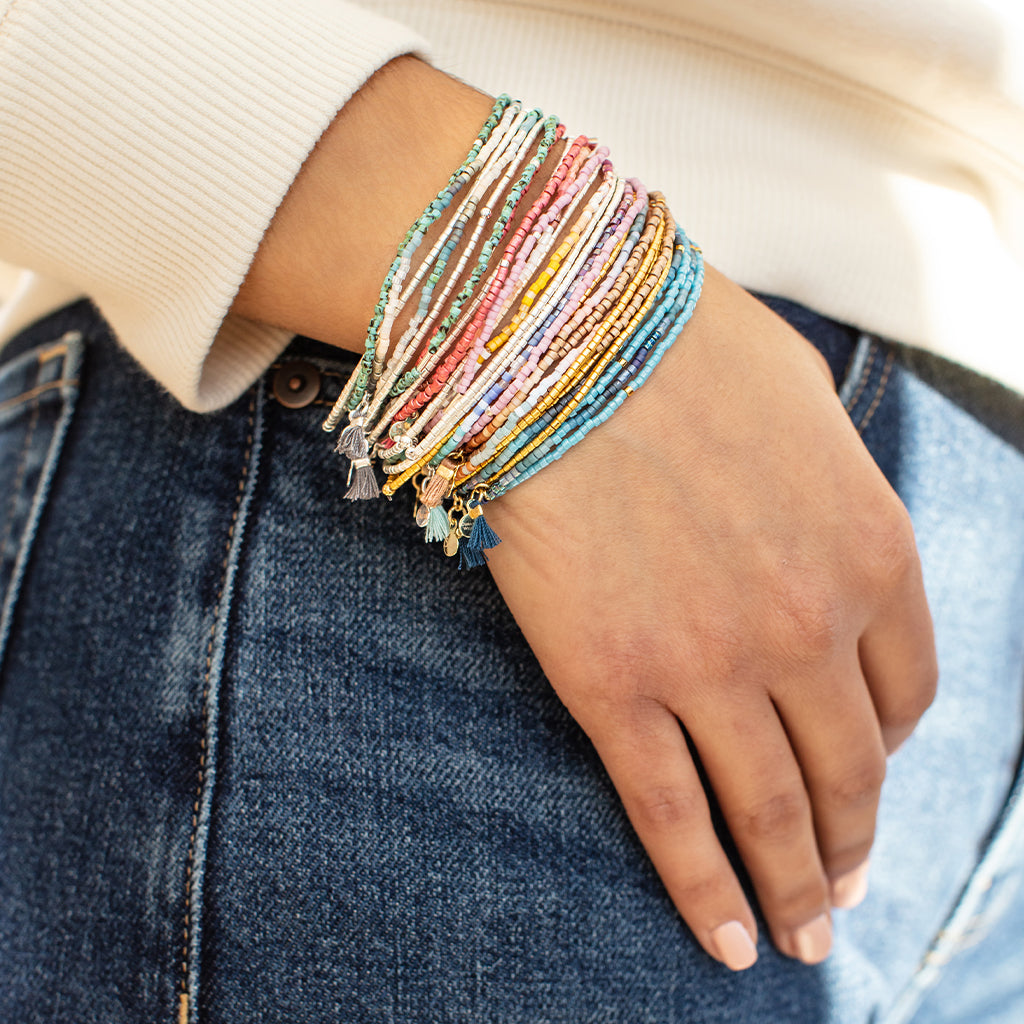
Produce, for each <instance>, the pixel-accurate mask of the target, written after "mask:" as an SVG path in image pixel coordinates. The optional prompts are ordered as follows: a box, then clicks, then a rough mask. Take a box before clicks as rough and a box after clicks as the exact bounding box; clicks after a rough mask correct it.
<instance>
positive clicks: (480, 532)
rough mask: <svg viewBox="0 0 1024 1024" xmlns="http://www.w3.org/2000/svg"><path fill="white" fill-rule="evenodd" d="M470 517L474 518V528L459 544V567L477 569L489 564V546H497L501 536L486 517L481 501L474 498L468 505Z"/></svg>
mask: <svg viewBox="0 0 1024 1024" xmlns="http://www.w3.org/2000/svg"><path fill="white" fill-rule="evenodd" d="M468 508H469V512H468V515H469V517H470V518H471V519H472V520H473V530H472V532H471V533H470V535H469V536H468V537H467V538H466V539H465V540H464V541H463V542H462V543H461V544H460V545H459V568H460V569H475V568H477V567H478V566H481V565H486V564H487V553H486V549H487V548H496V547H497V546H498V545H499V544H500V543H501V538H500V537H499V536H498V535H497V534H496V533H495V532H494V530H492V529H491V526H490V524H489V523H488V522H487V520H486V519H485V518H484V510H483V507H482V506H481V504H480V501H479V500H478V499H476V498H473V499H472V500H471V501H470V502H469V505H468Z"/></svg>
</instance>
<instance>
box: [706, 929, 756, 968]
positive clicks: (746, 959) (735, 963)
mask: <svg viewBox="0 0 1024 1024" xmlns="http://www.w3.org/2000/svg"><path fill="white" fill-rule="evenodd" d="M711 941H712V942H713V943H714V944H715V949H717V950H718V955H719V956H720V957H721V958H722V963H724V964H725V966H726V967H728V968H729V970H731V971H745V970H746V969H747V968H748V967H752V966H753V965H754V963H755V962H756V961H757V950H756V949H755V948H754V943H753V940H752V939H751V938H750V934H749V933H748V932H747V929H746V928H744V927H743V925H741V924H740V923H739V921H726V923H725V924H720V925H719V926H718V927H717V928H716V929H715V930H714V931H713V932H712V933H711Z"/></svg>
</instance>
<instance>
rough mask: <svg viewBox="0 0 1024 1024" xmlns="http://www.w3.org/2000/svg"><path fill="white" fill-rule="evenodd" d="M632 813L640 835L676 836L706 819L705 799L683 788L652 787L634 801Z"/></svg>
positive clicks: (638, 795)
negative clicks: (661, 834)
mask: <svg viewBox="0 0 1024 1024" xmlns="http://www.w3.org/2000/svg"><path fill="white" fill-rule="evenodd" d="M631 812H632V814H633V815H634V817H635V819H636V826H637V831H638V832H641V833H645V832H655V833H663V832H676V831H679V830H681V829H686V828H688V827H692V826H694V825H696V824H697V823H698V822H699V821H702V820H703V819H704V818H705V816H706V811H705V804H704V800H703V797H701V796H700V795H699V794H698V793H696V792H694V791H692V790H689V789H686V788H684V787H681V786H653V787H651V788H649V789H645V790H642V791H641V792H639V793H638V794H637V795H636V796H635V797H634V799H633V806H632V808H631Z"/></svg>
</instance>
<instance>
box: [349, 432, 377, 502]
mask: <svg viewBox="0 0 1024 1024" xmlns="http://www.w3.org/2000/svg"><path fill="white" fill-rule="evenodd" d="M363 443H364V444H365V443H366V442H365V439H364V442H363ZM348 482H349V488H348V490H347V491H346V492H345V497H346V498H348V500H349V501H361V500H363V499H365V498H377V497H379V496H380V488H379V487H378V486H377V478H376V476H374V473H373V466H372V465H371V464H370V460H369V459H368V458H365V457H363V458H359V459H353V460H352V464H351V465H350V466H349V468H348Z"/></svg>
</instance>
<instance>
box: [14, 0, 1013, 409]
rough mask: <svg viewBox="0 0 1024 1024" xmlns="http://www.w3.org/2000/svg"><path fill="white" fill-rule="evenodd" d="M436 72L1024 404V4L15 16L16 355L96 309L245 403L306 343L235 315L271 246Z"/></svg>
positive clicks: (583, 5)
mask: <svg viewBox="0 0 1024 1024" xmlns="http://www.w3.org/2000/svg"><path fill="white" fill-rule="evenodd" d="M391 19H394V20H391ZM425 40H429V42H425ZM412 50H415V51H418V52H420V53H421V54H423V55H425V56H428V57H429V58H430V59H432V60H433V62H434V63H435V64H436V65H437V66H439V67H441V68H442V69H443V70H446V71H450V72H452V73H455V74H458V75H460V76H461V77H463V78H465V79H467V80H469V81H471V82H473V83H474V84H476V85H479V86H480V87H482V88H484V89H487V90H489V91H491V92H500V91H508V92H511V93H513V94H515V95H518V96H520V97H521V98H522V99H524V100H526V101H527V102H529V103H535V104H538V105H540V106H542V107H543V108H544V109H545V110H547V111H549V112H552V113H558V114H559V115H560V116H561V117H562V119H563V120H564V121H565V122H566V123H567V125H568V127H569V129H570V130H572V131H586V132H588V133H589V134H591V135H596V136H597V137H599V138H600V139H601V140H602V141H603V142H606V143H608V144H609V145H610V146H611V151H612V157H613V159H614V160H615V164H616V167H617V168H618V169H619V170H620V171H621V172H623V173H628V174H638V175H639V176H640V177H642V178H643V179H644V181H645V182H646V183H647V184H648V185H650V186H652V187H657V188H659V189H661V190H662V191H663V192H665V193H666V195H667V196H668V199H669V202H670V204H671V206H672V208H673V211H674V212H675V213H676V215H677V216H678V217H679V219H680V220H681V222H682V223H683V224H684V225H685V227H686V228H687V231H688V233H689V234H690V235H691V236H692V237H693V238H695V239H696V240H697V241H698V242H700V243H701V245H702V247H703V248H704V250H705V253H706V254H707V256H708V259H709V261H710V262H711V263H713V264H715V265H716V266H717V267H718V268H719V269H721V270H723V271H725V272H726V273H727V274H729V275H730V276H732V277H733V278H735V279H736V280H738V281H739V282H740V283H741V284H744V285H746V286H748V287H751V288H754V289H759V290H764V291H769V292H774V293H777V294H781V295H785V296H788V297H790V298H793V299H796V300H798V301H801V302H804V303H805V304H807V305H809V306H812V307H813V308H815V309H817V310H819V311H820V312H822V313H825V314H827V315H829V316H832V317H835V318H837V319H841V320H846V321H849V322H852V323H855V324H858V325H860V326H861V327H863V328H865V329H867V330H870V331H874V332H877V333H880V334H883V335H886V336H888V337H891V338H893V339H895V340H898V341H901V342H905V343H907V344H911V345H917V346H921V347H924V348H927V349H930V350H932V351H935V352H938V353H940V354H943V355H945V356H948V357H950V358H952V359H954V360H957V361H959V362H961V363H964V364H966V365H968V366H971V367H973V368H974V369H977V370H979V371H980V372H982V373H985V374H987V375H989V376H991V377H994V378H996V379H998V380H1001V381H1002V382H1004V383H1006V384H1008V385H1009V386H1011V387H1014V388H1016V389H1018V390H1020V391H1024V316H1022V315H1021V314H1020V312H1019V303H1020V300H1021V298H1022V297H1024V5H1022V4H1020V2H1019V0H944V2H937V0H614V2H604V0H363V2H362V3H360V4H359V5H358V6H357V5H353V4H350V3H345V2H342V0H177V2H175V3H173V4H169V3H167V2H166V0H89V2H88V3H82V2H80V0H0V259H4V260H7V261H9V262H12V263H14V264H17V265H20V266H23V267H28V268H32V270H33V271H35V273H34V274H31V275H25V277H23V279H22V281H21V283H20V287H19V289H18V291H17V293H16V295H15V298H14V301H12V302H9V303H8V304H7V306H6V307H5V308H4V310H3V312H2V314H0V337H3V336H9V335H10V334H11V333H12V332H13V331H15V330H16V329H18V328H19V327H21V326H23V325H24V324H25V323H27V322H28V321H29V320H31V319H32V318H34V317H36V316H38V315H40V314H41V313H43V312H45V311H47V310H48V309H51V308H53V307H54V306H55V305H57V304H59V303H60V302H62V301H65V300H67V299H68V298H70V297H72V296H74V295H77V294H88V295H90V296H91V297H92V298H93V299H94V300H95V301H96V303H97V304H98V306H99V307H100V309H101V310H102V312H103V313H104V314H105V315H106V317H107V319H108V320H109V321H110V323H111V324H112V326H113V328H114V330H115V331H116V333H117V335H118V337H119V338H120V340H121V341H122V343H123V344H124V345H125V346H126V347H127V348H128V349H129V350H130V351H131V352H133V353H134V355H135V356H136V357H137V358H138V359H139V361H140V362H141V363H142V364H143V365H144V366H145V367H146V368H147V369H148V370H149V371H150V372H151V373H152V374H153V375H154V376H155V377H156V378H157V379H158V380H160V381H161V382H162V383H163V384H164V385H165V386H166V387H167V388H168V389H169V390H170V391H171V392H172V393H173V394H174V395H175V396H176V397H177V398H178V399H180V400H181V401H182V402H183V403H184V404H185V405H187V406H189V407H190V408H193V409H198V410H209V409H214V408H217V407H220V406H222V405H224V404H226V403H227V402H229V401H231V400H232V399H233V398H234V397H236V396H237V395H238V394H240V393H241V392H242V391H243V390H244V389H245V388H246V387H247V386H248V385H249V384H250V383H251V382H252V381H253V380H254V379H255V377H256V376H257V375H258V374H259V373H261V372H262V371H263V369H264V368H265V367H266V366H267V365H268V364H269V363H270V362H271V361H272V360H273V358H274V357H275V356H276V355H277V354H278V353H279V352H280V350H281V349H282V348H283V347H284V345H285V344H286V342H287V340H288V339H287V337H286V336H284V335H283V334H282V332H280V331H276V330H271V329H267V328H263V327H260V326H258V325H255V324H252V323H249V322H246V321H243V320H240V319H238V318H235V317H226V312H227V309H228V307H229V306H230V304H231V302H232V299H233V297H234V295H235V292H236V291H237V288H238V286H239V284H240V282H241V280H242V279H243V277H244V275H245V272H246V269H247V267H248V265H249V262H250V261H251V259H252V255H253V253H254V252H255V250H256V247H257V246H258V245H259V242H260V239H261V237H262V235H263V232H264V230H265V229H266V226H267V224H268V223H269V221H270V219H271V218H272V216H273V214H274V211H275V209H276V207H277V205H278V203H279V202H280V200H281V198H282V197H283V195H284V193H285V192H286V191H287V188H288V186H289V184H290V183H291V181H292V179H293V178H294V176H295V174H296V172H297V170H298V168H299V166H300V165H301V163H302V161H303V159H304V158H305V156H306V155H307V153H308V152H309V150H310V149H311V147H312V146H313V144H314V143H315V141H316V139H317V138H318V137H319V135H320V133H321V132H322V131H323V129H324V128H325V127H326V125H327V124H328V123H329V121H330V120H331V118H332V117H333V115H334V113H335V112H336V110H337V109H338V108H339V107H340V106H341V105H342V104H344V103H345V101H346V100H347V99H348V97H349V96H350V95H351V94H352V93H353V92H354V91H355V90H356V89H358V87H359V86H360V84H361V83H362V82H363V81H365V80H366V78H368V77H369V76H370V74H372V73H373V71H374V70H375V69H376V68H378V67H379V66H380V65H382V64H383V63H385V62H386V61H387V60H389V59H390V58H391V57H393V56H395V55H397V54H399V53H402V52H408V51H412Z"/></svg>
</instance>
